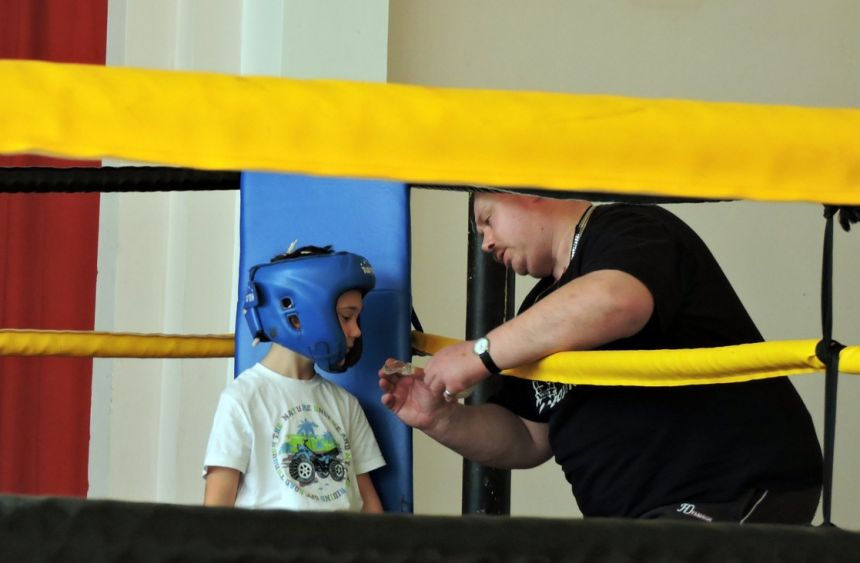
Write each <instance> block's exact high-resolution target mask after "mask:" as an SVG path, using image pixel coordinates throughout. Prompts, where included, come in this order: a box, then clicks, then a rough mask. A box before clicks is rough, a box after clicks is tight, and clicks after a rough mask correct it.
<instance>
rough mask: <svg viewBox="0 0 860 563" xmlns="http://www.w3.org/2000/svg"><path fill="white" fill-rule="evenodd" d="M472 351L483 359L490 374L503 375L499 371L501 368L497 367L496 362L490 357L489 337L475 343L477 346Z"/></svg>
mask: <svg viewBox="0 0 860 563" xmlns="http://www.w3.org/2000/svg"><path fill="white" fill-rule="evenodd" d="M472 351H473V352H474V353H475V355H476V356H478V357H479V358H481V361H482V362H483V363H484V367H485V368H487V371H488V372H490V373H501V372H502V370H500V369H499V366H497V365H496V362H494V361H493V358H491V357H490V341H489V340H487V337H486V336H484V337H482V338H479V339H477V340H476V341H475V345H474V347H473V348H472Z"/></svg>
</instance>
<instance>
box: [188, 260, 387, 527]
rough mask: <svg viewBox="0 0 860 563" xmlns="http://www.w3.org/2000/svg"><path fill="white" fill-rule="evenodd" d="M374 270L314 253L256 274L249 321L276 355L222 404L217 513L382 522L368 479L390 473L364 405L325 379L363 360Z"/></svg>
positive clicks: (209, 464)
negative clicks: (384, 470) (302, 513)
mask: <svg viewBox="0 0 860 563" xmlns="http://www.w3.org/2000/svg"><path fill="white" fill-rule="evenodd" d="M375 283H376V278H375V276H374V273H373V269H372V267H371V266H370V263H369V262H368V261H367V260H366V259H365V258H363V257H361V256H358V255H356V254H351V253H348V252H332V251H331V247H325V248H318V247H303V248H300V249H298V250H296V251H294V252H288V253H286V254H282V255H279V256H276V257H275V258H273V259H272V262H270V263H268V264H261V265H258V266H255V267H253V268H251V271H250V275H249V284H248V291H247V293H246V295H245V303H244V314H245V319H246V320H247V321H248V326H249V327H250V329H251V332H252V334H253V335H254V338H255V342H256V341H257V340H260V341H272V345H271V348H270V350H269V351H268V353H267V354H266V355H265V357H263V359H262V360H261V361H260V362H259V363H257V364H256V365H254V366H253V367H251V368H249V369H247V370H245V371H244V372H243V373H242V374H240V376H239V377H238V378H236V379H235V380H233V382H231V383H230V384H229V385H228V386H227V388H226V389H225V390H224V391H223V393H222V394H221V398H220V401H219V403H218V408H217V411H216V412H215V420H214V422H213V425H212V432H211V434H210V437H209V444H208V446H207V449H206V457H205V460H204V466H203V476H204V478H205V479H206V490H205V494H204V500H203V503H204V504H205V505H207V506H237V507H246V508H285V509H291V510H351V511H362V512H382V503H381V502H380V500H379V496H378V495H377V493H376V489H375V488H374V486H373V482H372V481H371V479H370V475H369V472H370V471H372V470H374V469H377V468H379V467H381V466H383V465H385V460H384V459H383V458H382V454H381V452H380V450H379V446H378V445H377V443H376V439H375V438H374V436H373V431H372V430H371V428H370V425H369V424H368V422H367V418H366V417H365V415H364V412H363V410H362V409H361V406H360V405H359V403H358V401H357V400H356V398H355V397H354V396H352V395H351V394H350V393H348V392H347V391H346V390H344V389H343V388H341V387H340V386H338V385H335V384H334V383H331V382H330V381H328V380H326V379H324V378H323V377H321V376H320V375H319V374H318V373H316V371H315V364H316V365H318V366H319V367H320V368H322V369H324V370H325V371H328V372H334V373H337V372H343V371H345V370H346V369H347V368H348V367H350V366H352V365H353V364H355V363H356V362H357V361H358V359H359V357H360V355H361V329H360V328H359V324H358V319H359V314H360V313H361V308H362V299H363V297H364V295H365V294H366V293H367V292H368V291H370V290H371V289H373V287H374V285H375Z"/></svg>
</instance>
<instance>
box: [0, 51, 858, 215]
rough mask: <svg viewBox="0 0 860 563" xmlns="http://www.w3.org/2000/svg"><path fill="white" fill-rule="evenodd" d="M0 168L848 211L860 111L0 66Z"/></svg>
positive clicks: (854, 188)
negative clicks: (71, 163)
mask: <svg viewBox="0 0 860 563" xmlns="http://www.w3.org/2000/svg"><path fill="white" fill-rule="evenodd" d="M0 84H2V85H3V87H2V88H0V153H41V154H48V155H56V156H63V157H69V158H78V159H81V158H86V159H89V158H94V159H98V158H104V157H115V158H121V159H125V160H133V161H138V162H150V163H161V164H166V165H173V166H187V167H192V168H198V169H205V170H215V169H217V170H268V171H275V172H294V173H305V174H317V175H330V176H339V177H350V178H379V179H394V180H399V181H405V182H409V183H414V184H420V183H429V184H458V185H469V184H482V185H491V186H522V187H531V188H544V189H547V190H565V191H570V190H580V191H592V192H593V191H602V192H607V193H623V194H634V195H648V194H654V195H662V196H675V197H677V196H686V197H696V198H704V199H709V198H710V199H752V200H766V201H811V202H821V203H829V204H844V205H857V204H860V135H858V133H857V132H858V131H860V110H858V109H848V108H841V109H839V108H810V107H798V106H775V105H761V104H759V105H757V104H740V103H717V102H701V101H691V100H670V99H646V98H632V97H623V96H595V95H577V94H560V93H546V92H514V91H495V90H469V89H454V88H429V87H420V86H407V85H399V84H377V83H361V82H349V81H342V80H295V79H286V78H272V77H247V76H233V75H224V74H214V73H203V72H178V71H165V70H149V69H135V68H123V67H103V66H95V65H79V64H62V63H45V62H36V61H0Z"/></svg>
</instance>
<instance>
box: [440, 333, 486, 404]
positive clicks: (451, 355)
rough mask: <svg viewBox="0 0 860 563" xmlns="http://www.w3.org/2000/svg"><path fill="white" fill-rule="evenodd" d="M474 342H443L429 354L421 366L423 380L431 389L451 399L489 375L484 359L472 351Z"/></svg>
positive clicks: (465, 391) (464, 392) (462, 394)
mask: <svg viewBox="0 0 860 563" xmlns="http://www.w3.org/2000/svg"><path fill="white" fill-rule="evenodd" d="M474 344H475V343H474V342H473V341H467V342H461V343H459V344H454V345H452V346H446V347H445V348H443V349H441V350H439V351H438V352H436V354H434V355H433V357H432V358H430V361H428V362H427V366H426V367H425V368H424V383H425V384H426V385H427V387H428V388H429V389H430V391H431V393H433V394H435V395H437V396H443V397H445V398H446V399H447V400H449V401H450V400H453V399H454V397H457V396H460V397H462V396H465V395H468V394H469V393H470V392H471V390H472V389H473V388H474V387H475V386H476V385H477V384H479V383H480V382H481V381H483V380H484V379H486V378H487V377H489V376H490V374H489V372H488V371H487V368H486V367H484V363H483V362H482V361H481V359H480V358H478V356H476V355H475V353H474V352H473V351H472V348H473V346H474ZM445 391H447V392H448V393H447V394H446V393H445Z"/></svg>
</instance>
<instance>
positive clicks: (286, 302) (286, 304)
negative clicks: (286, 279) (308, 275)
mask: <svg viewBox="0 0 860 563" xmlns="http://www.w3.org/2000/svg"><path fill="white" fill-rule="evenodd" d="M281 307H283V308H284V309H292V308H293V300H292V299H290V298H289V297H284V298H283V299H281Z"/></svg>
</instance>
